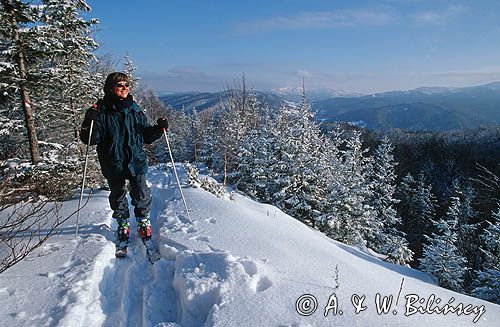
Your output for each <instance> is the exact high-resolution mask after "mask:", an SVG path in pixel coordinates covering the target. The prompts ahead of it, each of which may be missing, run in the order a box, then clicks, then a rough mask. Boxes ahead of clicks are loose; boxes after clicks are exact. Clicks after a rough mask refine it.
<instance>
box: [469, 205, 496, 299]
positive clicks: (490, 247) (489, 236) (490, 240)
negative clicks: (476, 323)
mask: <svg viewBox="0 0 500 327" xmlns="http://www.w3.org/2000/svg"><path fill="white" fill-rule="evenodd" d="M491 218H492V221H491V222H488V227H487V228H486V229H485V231H484V233H483V235H482V240H483V242H484V246H483V249H482V251H483V253H484V256H485V260H484V262H483V265H482V268H481V270H480V271H479V272H478V274H477V280H476V282H475V288H474V290H473V291H472V294H473V295H474V296H477V297H479V298H481V299H483V300H487V301H491V302H494V303H496V304H500V209H497V210H496V211H494V212H493V213H492V215H491Z"/></svg>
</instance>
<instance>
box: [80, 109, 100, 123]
mask: <svg viewBox="0 0 500 327" xmlns="http://www.w3.org/2000/svg"><path fill="white" fill-rule="evenodd" d="M100 114H101V111H100V110H99V108H98V107H97V105H95V104H94V105H93V106H92V107H91V108H89V109H88V110H87V111H86V112H85V119H84V125H85V126H87V125H90V122H91V121H92V120H94V121H95V120H97V118H98V117H99V115H100Z"/></svg>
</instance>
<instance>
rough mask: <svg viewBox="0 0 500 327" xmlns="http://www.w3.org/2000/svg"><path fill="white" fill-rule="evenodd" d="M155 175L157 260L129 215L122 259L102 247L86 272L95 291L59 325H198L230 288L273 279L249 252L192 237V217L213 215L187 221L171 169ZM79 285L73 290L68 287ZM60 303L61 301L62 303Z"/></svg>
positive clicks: (259, 288) (254, 286)
mask: <svg viewBox="0 0 500 327" xmlns="http://www.w3.org/2000/svg"><path fill="white" fill-rule="evenodd" d="M153 174H155V176H154V177H153V178H152V179H151V180H153V181H154V182H156V183H157V184H153V183H150V187H151V190H152V197H153V202H152V208H151V223H152V227H153V240H154V242H155V244H157V245H158V244H160V246H159V251H160V254H161V255H162V258H161V259H160V260H159V261H157V262H155V263H154V264H153V265H151V264H150V262H149V261H148V259H147V256H146V249H145V247H144V245H143V244H142V242H141V240H140V239H139V238H138V236H137V232H136V224H135V221H134V219H131V220H130V222H131V236H130V243H129V248H128V255H127V257H126V258H124V259H117V258H114V245H113V249H111V246H109V247H106V248H105V249H104V250H103V252H102V253H101V254H100V256H98V258H96V262H95V267H94V275H95V276H94V278H91V280H93V281H94V283H95V284H96V285H95V286H94V290H93V291H92V292H88V293H89V294H84V295H80V296H79V298H80V299H68V300H70V301H73V302H75V303H79V304H80V305H78V306H74V310H70V312H69V313H68V314H66V315H65V316H64V318H63V319H62V323H60V325H63V326H66V325H67V326H70V325H73V326H74V325H75V322H76V321H79V324H77V325H80V326H110V327H111V326H163V327H165V326H167V327H174V326H193V327H194V326H203V325H205V323H208V324H210V317H211V314H213V312H215V311H217V310H218V309H219V308H220V307H222V306H224V305H225V304H226V303H227V302H229V301H230V299H229V293H230V291H229V290H231V289H243V290H246V291H250V292H251V293H254V294H255V293H259V292H263V291H265V290H267V289H268V288H270V287H271V286H272V285H273V283H272V281H271V280H270V279H269V278H268V277H266V276H261V275H260V274H259V267H258V264H257V263H256V262H254V261H253V260H252V259H251V258H249V257H245V258H240V257H236V256H233V255H231V254H230V253H229V252H227V251H222V250H218V249H216V248H214V247H212V246H210V244H209V243H210V237H208V236H203V235H195V233H196V232H198V230H197V228H196V224H197V223H200V221H201V222H203V223H206V224H216V223H217V221H216V219H215V218H211V217H208V218H205V219H200V221H194V222H191V221H189V219H188V218H187V215H186V214H185V212H184V207H183V204H182V202H181V201H180V195H179V193H178V192H179V191H178V188H177V185H176V182H175V179H174V178H173V177H172V174H168V173H166V172H165V171H162V170H161V169H158V170H156V169H154V172H153ZM158 174H160V175H161V176H158ZM132 210H133V208H131V212H132ZM198 218H199V217H198ZM110 220H111V219H110ZM115 229H116V225H115V222H114V221H113V222H112V223H111V227H108V228H104V232H101V233H105V234H106V235H105V237H106V239H108V241H109V240H113V241H114V240H115V235H114V230H115ZM173 233H180V234H183V235H186V239H187V240H190V241H192V242H193V244H194V246H193V247H192V248H191V247H190V248H188V247H187V246H186V245H183V244H180V243H177V242H175V241H174V240H172V239H170V238H169V235H171V234H173ZM191 234H193V235H195V236H192V237H190V236H189V235H191ZM49 250H50V249H49ZM73 264H74V265H76V264H78V262H75V263H73ZM68 269H71V267H68ZM78 291H79V290H78V289H76V288H73V289H71V291H69V292H70V293H71V294H77V293H78ZM67 298H68V296H67ZM65 304H66V303H64V302H63V303H61V307H64V305H65ZM82 308H83V309H82ZM86 310H87V311H91V312H100V313H101V315H100V316H101V320H96V319H95V316H94V317H92V318H89V315H87V314H86Z"/></svg>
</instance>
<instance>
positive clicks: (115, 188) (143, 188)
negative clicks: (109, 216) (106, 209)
mask: <svg viewBox="0 0 500 327" xmlns="http://www.w3.org/2000/svg"><path fill="white" fill-rule="evenodd" d="M126 180H128V181H129V184H130V198H131V199H132V205H133V206H134V215H135V218H136V219H140V218H144V217H149V211H150V210H151V191H150V190H149V187H148V185H147V184H146V175H137V176H127V177H113V178H112V179H108V184H109V188H110V189H111V193H110V194H109V204H110V206H111V209H112V210H113V218H116V219H117V220H118V223H120V222H121V221H124V220H127V219H128V218H129V217H130V212H129V209H128V200H127V187H126V185H125V183H126Z"/></svg>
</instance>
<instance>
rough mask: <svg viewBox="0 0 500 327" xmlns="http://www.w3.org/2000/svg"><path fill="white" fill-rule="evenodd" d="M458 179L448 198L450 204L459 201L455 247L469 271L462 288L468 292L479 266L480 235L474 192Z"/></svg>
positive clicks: (469, 186)
mask: <svg viewBox="0 0 500 327" xmlns="http://www.w3.org/2000/svg"><path fill="white" fill-rule="evenodd" d="M462 184H463V183H461V182H460V181H459V180H458V179H455V180H453V182H452V185H453V186H452V188H453V194H452V197H451V198H450V203H453V201H454V200H453V198H454V197H457V198H458V199H459V201H460V206H459V208H458V215H457V216H458V222H457V242H456V246H457V249H458V251H459V253H460V254H461V255H462V256H463V257H464V258H466V260H467V265H468V267H469V268H470V270H468V271H467V273H466V276H465V280H464V288H465V290H466V291H470V286H471V283H472V281H473V279H474V276H473V270H477V269H479V267H480V264H481V260H480V258H481V252H480V249H479V248H480V247H479V246H478V244H480V243H481V242H480V235H479V232H478V229H479V223H475V220H476V211H475V210H474V208H473V206H472V202H473V201H474V198H475V192H474V189H473V188H472V186H471V185H465V186H464V185H462Z"/></svg>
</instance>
